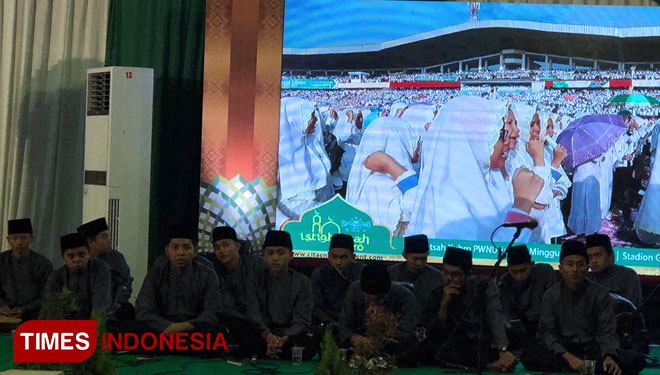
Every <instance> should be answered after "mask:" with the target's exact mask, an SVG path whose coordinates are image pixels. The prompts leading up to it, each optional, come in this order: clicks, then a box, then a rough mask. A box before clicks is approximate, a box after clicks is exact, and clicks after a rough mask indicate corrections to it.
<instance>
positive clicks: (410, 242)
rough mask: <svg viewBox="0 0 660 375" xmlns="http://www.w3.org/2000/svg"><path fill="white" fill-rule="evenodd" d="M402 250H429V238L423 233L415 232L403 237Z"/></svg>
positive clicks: (423, 251) (414, 252)
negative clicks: (412, 234)
mask: <svg viewBox="0 0 660 375" xmlns="http://www.w3.org/2000/svg"><path fill="white" fill-rule="evenodd" d="M403 252H404V253H408V254H420V253H428V252H429V238H428V237H426V235H425V234H416V235H414V236H408V237H406V238H404V239H403Z"/></svg>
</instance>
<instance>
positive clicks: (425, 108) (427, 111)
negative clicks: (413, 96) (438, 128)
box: [401, 104, 435, 135]
mask: <svg viewBox="0 0 660 375" xmlns="http://www.w3.org/2000/svg"><path fill="white" fill-rule="evenodd" d="M434 110H435V106H433V105H430V104H415V105H412V106H410V107H408V109H406V111H405V112H403V114H402V115H401V118H402V119H403V120H406V121H408V122H409V123H410V124H411V125H413V126H414V127H415V129H416V130H417V132H418V133H419V134H420V135H423V134H424V133H426V124H428V123H431V122H433V117H434V115H435V114H434V113H433V111H434Z"/></svg>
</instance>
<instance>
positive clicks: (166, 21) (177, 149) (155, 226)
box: [105, 0, 206, 264]
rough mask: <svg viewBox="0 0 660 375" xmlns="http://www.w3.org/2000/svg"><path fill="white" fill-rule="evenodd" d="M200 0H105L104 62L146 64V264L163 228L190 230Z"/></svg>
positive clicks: (195, 181)
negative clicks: (150, 98) (149, 101)
mask: <svg viewBox="0 0 660 375" xmlns="http://www.w3.org/2000/svg"><path fill="white" fill-rule="evenodd" d="M205 14H206V1H205V0H112V1H111V3H110V17H109V18H108V39H107V45H106V54H105V56H106V58H105V63H106V65H107V66H136V67H149V68H153V69H154V108H153V135H152V137H153V138H152V146H151V147H152V150H151V156H152V159H151V160H152V164H151V202H150V214H149V216H150V226H149V227H150V229H149V264H151V262H152V261H153V260H154V259H155V258H156V257H158V256H159V255H161V254H163V249H164V245H165V239H166V236H167V232H168V229H169V226H170V225H173V224H183V225H186V226H189V227H191V229H194V230H195V231H196V230H197V221H198V219H199V179H200V152H201V137H202V90H203V79H204V30H205Z"/></svg>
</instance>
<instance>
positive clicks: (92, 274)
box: [0, 219, 646, 374]
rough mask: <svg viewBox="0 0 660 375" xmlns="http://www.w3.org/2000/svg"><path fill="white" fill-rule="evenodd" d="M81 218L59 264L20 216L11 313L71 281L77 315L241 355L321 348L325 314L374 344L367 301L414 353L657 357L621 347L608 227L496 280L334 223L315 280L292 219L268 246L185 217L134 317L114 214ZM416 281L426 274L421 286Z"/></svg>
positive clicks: (620, 285)
mask: <svg viewBox="0 0 660 375" xmlns="http://www.w3.org/2000/svg"><path fill="white" fill-rule="evenodd" d="M78 230H79V232H77V233H71V234H68V235H65V236H62V237H61V239H60V245H61V250H62V258H63V260H64V265H63V266H62V267H61V268H59V269H58V270H56V271H55V272H52V265H51V263H50V262H49V261H48V260H47V259H46V258H45V257H43V256H41V255H39V254H38V253H36V252H34V251H33V250H31V249H30V242H31V239H32V228H31V225H30V222H29V220H27V219H21V220H10V221H9V223H8V233H9V235H8V238H7V239H8V242H9V245H10V246H11V250H9V251H5V252H3V253H2V254H0V282H1V283H2V285H1V286H2V288H0V293H1V294H0V315H5V316H13V317H21V318H23V319H32V318H35V317H36V316H37V315H38V311H39V307H40V305H41V300H42V298H43V299H47V298H49V296H50V295H53V294H55V293H57V292H60V291H62V290H63V288H67V289H69V290H70V291H72V292H73V293H74V294H75V295H76V297H77V303H78V311H77V312H76V313H75V314H74V316H71V318H72V319H88V318H89V316H90V312H91V310H92V308H97V309H103V310H105V311H106V312H107V313H108V316H109V320H110V321H109V323H108V329H110V330H115V331H120V332H121V331H123V332H135V333H145V332H155V333H158V332H164V333H176V332H190V331H195V332H202V333H213V332H222V333H224V334H225V335H226V336H225V337H226V338H227V343H228V344H229V345H230V346H231V347H233V350H235V351H236V353H237V354H241V355H251V354H257V355H260V356H267V357H271V358H276V357H280V358H290V350H291V347H292V346H294V345H297V346H303V347H304V348H305V351H304V354H303V358H304V359H305V360H307V359H310V358H312V357H313V356H314V355H315V354H316V352H317V349H318V338H319V337H320V336H321V335H320V334H319V333H322V330H323V328H324V327H334V334H335V337H336V339H337V341H338V343H339V345H340V346H343V347H358V346H361V347H362V348H369V347H370V346H371V341H370V338H369V336H368V333H367V331H366V329H365V322H366V318H367V312H368V311H369V310H370V309H371V308H372V307H374V306H380V307H381V308H384V309H385V310H386V311H388V312H392V313H394V314H396V316H397V317H398V325H397V330H396V334H395V342H396V345H392V346H391V347H389V348H388V350H390V351H391V352H392V353H391V354H393V355H395V356H396V358H397V361H398V363H399V365H401V366H415V365H417V364H418V363H424V364H435V365H439V366H447V365H451V366H455V365H459V366H465V367H470V368H476V367H478V366H482V367H484V368H487V369H490V370H498V371H511V370H512V369H513V368H514V367H515V365H516V363H517V361H518V359H517V358H516V356H514V354H513V350H514V349H516V350H517V349H521V350H522V351H521V353H520V355H519V358H520V360H521V361H522V363H523V365H524V366H525V367H526V368H527V369H529V370H539V371H558V372H562V371H565V372H574V371H576V370H581V369H582V368H583V366H584V360H585V359H587V358H588V359H594V360H597V367H598V368H599V369H600V370H601V371H603V372H604V373H609V374H621V373H623V374H635V373H638V372H639V371H641V369H643V368H644V367H645V365H646V362H645V360H644V357H643V356H642V355H641V354H639V353H636V352H634V351H630V350H624V349H622V348H621V347H620V344H619V340H618V337H617V334H616V320H615V316H614V312H613V307H612V299H611V298H610V297H609V292H610V291H615V292H618V293H619V294H621V295H623V296H624V297H626V298H628V299H630V300H631V301H632V302H633V303H635V304H636V305H639V303H640V302H641V287H640V284H639V279H638V277H637V275H636V274H635V273H634V271H632V270H630V269H627V268H625V267H621V266H617V265H614V264H613V251H612V247H611V245H610V241H609V238H608V237H606V236H603V235H592V236H589V237H587V245H586V246H585V244H583V243H581V242H578V241H568V242H566V243H564V244H563V245H562V248H561V255H560V265H559V271H560V274H561V275H562V279H561V281H559V282H556V280H555V273H554V270H553V269H552V267H551V266H549V265H546V264H535V263H534V262H532V260H531V256H530V254H529V251H528V249H527V248H526V246H524V245H520V246H516V247H513V248H512V249H511V250H510V251H509V253H508V256H507V262H508V267H509V271H510V272H509V273H507V274H505V275H504V276H502V278H501V279H500V283H499V285H496V284H495V282H494V280H493V279H489V278H488V277H486V276H483V275H472V274H471V271H472V253H471V252H470V251H466V250H463V249H460V248H455V247H448V248H447V249H446V252H445V255H444V258H443V264H442V270H438V269H436V268H433V267H431V266H429V265H428V264H427V257H428V252H429V245H428V239H427V238H426V236H424V235H416V236H410V237H406V238H405V246H404V253H403V257H404V258H405V261H404V262H401V263H398V264H395V265H393V266H391V267H389V268H385V266H384V265H382V264H381V263H371V264H369V265H366V266H365V265H364V264H361V263H359V262H356V261H355V255H354V247H353V238H352V237H351V236H348V235H344V234H337V235H334V236H333V237H332V240H331V243H330V246H329V252H328V259H329V263H327V264H325V265H323V266H321V267H319V268H317V269H316V270H314V272H313V273H312V277H311V280H310V279H308V278H307V277H306V276H304V275H302V274H301V273H299V272H297V271H295V270H293V269H291V268H289V266H288V265H289V261H290V260H291V259H292V257H293V251H292V243H291V237H290V235H289V234H288V233H287V232H283V231H269V232H268V233H267V235H266V239H265V242H264V245H263V251H264V256H263V257H259V256H253V255H250V254H242V253H240V252H239V247H240V245H239V241H238V238H237V236H236V233H235V231H234V230H233V229H232V228H229V227H218V228H215V229H214V230H213V236H212V237H213V248H214V252H213V253H201V254H198V253H197V244H196V231H195V230H188V229H186V228H181V227H174V228H172V229H171V230H170V235H169V239H168V241H167V244H166V246H165V255H164V256H162V257H160V258H159V259H157V260H156V261H155V262H154V264H153V265H152V266H151V268H150V269H149V271H148V273H147V276H146V277H145V280H144V282H143V283H142V287H141V289H140V292H139V294H138V296H137V299H136V303H135V314H134V316H133V314H132V306H131V305H130V304H129V303H128V298H129V297H130V294H131V289H130V281H132V278H131V277H130V271H129V269H128V266H127V265H126V262H125V260H124V259H123V256H121V253H119V252H118V251H116V250H113V249H111V246H110V244H111V242H110V239H109V235H108V228H107V224H106V222H105V219H98V220H94V221H92V222H90V223H86V224H84V225H82V226H81V227H79V228H78ZM117 259H120V261H117ZM589 267H591V268H592V272H591V273H590V274H589V275H587V271H588V268H589ZM402 283H410V284H412V285H413V287H412V291H411V288H409V287H406V286H405V285H404V284H402ZM482 307H483V308H485V311H486V314H485V317H486V319H485V321H484V323H483V324H484V327H485V329H484V332H485V334H484V335H483V338H482V345H481V346H479V345H477V343H478V340H479V339H478V337H479V332H480V312H481V308H482ZM205 354H207V355H208V354H211V355H213V353H205ZM216 354H219V353H216ZM477 358H479V359H480V361H481V363H477Z"/></svg>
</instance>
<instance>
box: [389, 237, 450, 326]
mask: <svg viewBox="0 0 660 375" xmlns="http://www.w3.org/2000/svg"><path fill="white" fill-rule="evenodd" d="M402 255H403V257H404V258H405V261H403V262H400V263H397V264H394V265H392V266H389V267H388V268H387V270H388V271H389V273H390V278H391V279H392V281H400V282H406V283H411V284H413V285H414V286H415V288H414V289H413V294H414V295H415V303H416V305H417V326H418V327H423V326H424V325H425V324H426V321H427V317H426V306H427V304H428V299H429V295H430V293H431V291H432V290H433V289H435V288H436V287H437V286H438V285H440V284H442V272H440V270H438V269H437V268H434V267H431V266H429V265H428V257H429V239H428V237H426V235H424V234H417V235H414V236H408V237H406V238H404V245H403V254H402Z"/></svg>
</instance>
